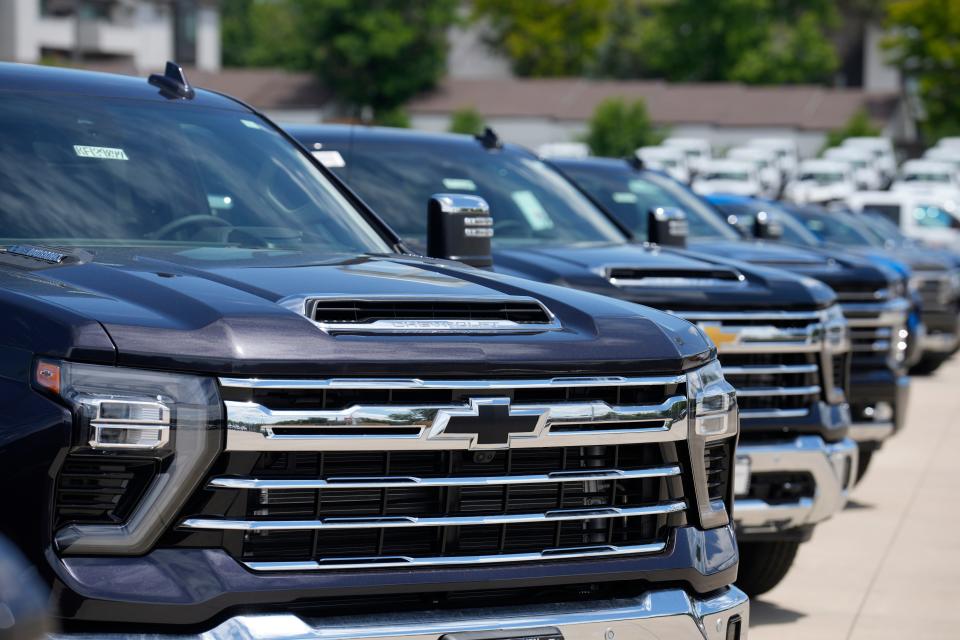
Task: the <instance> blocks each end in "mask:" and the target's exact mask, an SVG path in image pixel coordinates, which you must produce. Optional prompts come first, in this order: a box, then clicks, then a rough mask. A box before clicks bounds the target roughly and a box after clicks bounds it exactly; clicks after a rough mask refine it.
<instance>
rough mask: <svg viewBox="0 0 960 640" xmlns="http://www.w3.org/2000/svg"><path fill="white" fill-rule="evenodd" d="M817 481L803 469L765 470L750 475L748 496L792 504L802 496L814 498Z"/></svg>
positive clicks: (769, 501) (773, 502)
mask: <svg viewBox="0 0 960 640" xmlns="http://www.w3.org/2000/svg"><path fill="white" fill-rule="evenodd" d="M815 492H816V483H815V482H814V479H813V476H812V475H811V474H810V473H807V472H803V471H764V472H762V473H754V474H752V475H751V476H750V492H749V493H748V494H747V497H748V498H751V499H756V500H763V501H764V502H767V503H769V504H792V503H794V502H797V501H798V500H800V499H801V498H812V497H813V496H814V493H815Z"/></svg>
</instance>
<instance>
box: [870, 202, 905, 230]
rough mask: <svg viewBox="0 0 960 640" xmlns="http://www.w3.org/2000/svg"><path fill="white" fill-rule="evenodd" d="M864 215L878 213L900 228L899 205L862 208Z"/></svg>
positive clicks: (874, 205)
mask: <svg viewBox="0 0 960 640" xmlns="http://www.w3.org/2000/svg"><path fill="white" fill-rule="evenodd" d="M863 211H864V212H865V213H869V212H872V213H879V214H880V215H882V216H883V217H884V218H886V219H887V220H889V221H890V222H892V223H893V224H895V225H897V226H898V227H899V226H900V205H898V204H873V205H870V204H868V205H865V206H864V207H863Z"/></svg>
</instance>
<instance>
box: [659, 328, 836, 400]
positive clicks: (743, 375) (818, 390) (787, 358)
mask: <svg viewBox="0 0 960 640" xmlns="http://www.w3.org/2000/svg"><path fill="white" fill-rule="evenodd" d="M677 315H679V316H681V317H683V318H686V319H688V320H690V321H692V322H695V323H697V325H698V326H700V327H701V328H702V329H703V330H704V331H705V332H706V333H707V335H709V336H710V338H711V339H712V340H713V341H714V343H716V345H717V349H718V351H719V354H720V363H721V364H722V365H723V372H724V376H725V377H726V378H727V381H728V382H730V384H732V385H733V386H734V387H736V389H737V405H738V407H739V409H740V417H741V419H751V418H753V419H761V418H801V417H804V416H807V415H809V414H810V412H811V410H812V409H813V407H815V405H816V404H817V403H818V402H820V401H821V400H829V397H830V395H831V392H832V391H833V389H834V388H835V387H834V384H833V380H834V376H833V372H832V369H833V367H832V364H831V361H830V357H829V355H828V354H827V352H826V350H825V341H824V338H825V329H824V324H823V317H822V315H821V313H820V312H816V311H797V312H786V311H785V312H776V311H773V312H711V311H698V312H677ZM838 393H842V392H841V391H840V390H838Z"/></svg>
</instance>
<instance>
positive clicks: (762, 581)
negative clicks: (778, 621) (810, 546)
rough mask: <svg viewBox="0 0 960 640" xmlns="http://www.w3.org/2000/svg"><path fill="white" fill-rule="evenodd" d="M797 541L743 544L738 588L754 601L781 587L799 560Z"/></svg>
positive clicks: (741, 546)
mask: <svg viewBox="0 0 960 640" xmlns="http://www.w3.org/2000/svg"><path fill="white" fill-rule="evenodd" d="M799 548H800V543H799V542H797V541H796V540H774V541H768V542H741V543H740V570H739V572H738V575H737V586H738V587H740V588H741V589H743V590H744V591H745V592H746V594H747V595H748V596H750V597H751V598H753V597H754V596H758V595H760V594H761V593H766V592H767V591H770V590H771V589H773V588H774V587H775V586H777V585H778V584H780V581H781V580H783V578H784V576H786V575H787V572H788V571H790V567H791V566H793V561H794V559H795V558H796V557H797V549H799Z"/></svg>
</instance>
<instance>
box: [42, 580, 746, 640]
mask: <svg viewBox="0 0 960 640" xmlns="http://www.w3.org/2000/svg"><path fill="white" fill-rule="evenodd" d="M749 613H750V604H749V601H748V599H747V596H746V594H745V593H743V592H742V591H740V590H739V589H737V588H736V587H728V588H726V589H725V590H723V591H721V592H719V593H715V594H714V595H712V596H710V597H707V598H694V597H691V596H690V595H688V594H687V593H686V592H685V591H683V590H681V589H665V590H662V591H651V592H650V593H647V594H646V595H643V596H641V597H638V598H628V599H622V600H604V601H599V602H569V603H558V604H544V605H536V606H529V607H516V608H513V607H503V608H491V609H477V610H468V609H463V610H451V611H433V612H409V613H398V614H389V615H370V616H354V617H349V618H327V619H312V620H309V621H308V620H305V619H304V618H301V617H300V616H297V615H294V614H292V613H280V614H262V615H241V616H236V617H234V618H230V619H228V620H225V621H224V622H223V623H221V624H220V625H218V626H217V627H215V628H213V629H211V630H210V631H207V632H205V633H202V634H200V635H196V636H164V635H157V634H154V633H151V634H142V635H140V634H137V635H128V634H79V635H54V636H50V638H52V639H61V638H62V639H63V640H68V639H69V640H79V639H82V640H93V638H101V639H107V640H134V639H137V640H147V639H148V638H149V639H153V640H174V639H175V638H184V639H185V638H200V639H202V640H221V639H223V640H227V639H229V640H254V639H263V640H373V639H376V640H438V639H439V638H440V637H442V636H445V635H448V634H454V633H463V634H469V633H472V632H480V633H483V632H489V633H491V635H493V634H496V633H497V632H511V633H512V632H516V636H517V637H518V638H524V639H525V640H526V639H529V640H533V639H534V638H539V637H544V638H553V637H557V636H559V637H562V638H563V640H632V639H633V638H690V639H695V640H726V638H727V637H728V636H727V627H728V625H729V624H730V622H731V619H732V618H734V617H738V618H739V620H740V622H739V625H740V634H739V635H737V636H734V637H736V638H740V639H741V640H744V639H745V638H746V637H747V627H748V623H749ZM735 624H736V623H735ZM551 634H552V635H551ZM479 637H481V638H482V637H483V636H482V635H481V636H479Z"/></svg>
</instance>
